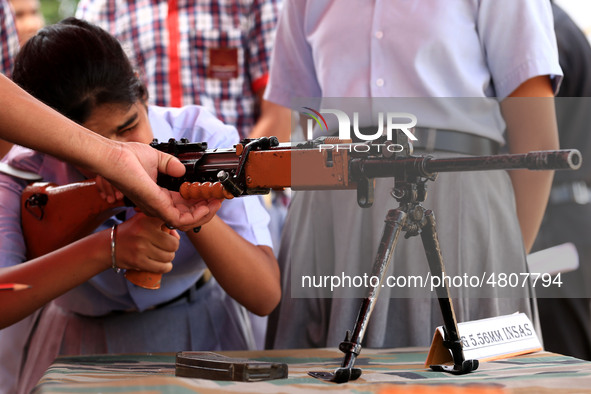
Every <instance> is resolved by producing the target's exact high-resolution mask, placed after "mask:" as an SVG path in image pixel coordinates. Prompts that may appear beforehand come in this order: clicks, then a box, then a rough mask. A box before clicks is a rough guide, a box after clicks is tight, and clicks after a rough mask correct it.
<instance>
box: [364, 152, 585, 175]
mask: <svg viewBox="0 0 591 394" xmlns="http://www.w3.org/2000/svg"><path fill="white" fill-rule="evenodd" d="M581 163H582V157H581V152H579V151H578V150H577V149H562V150H553V151H535V152H529V153H522V154H503V155H491V156H460V157H447V158H434V157H431V156H409V157H402V158H395V159H391V160H388V161H384V160H383V159H373V158H370V159H361V160H359V163H358V166H359V169H358V171H360V172H361V173H363V174H364V175H365V176H366V177H368V178H385V177H391V176H394V177H406V176H409V175H416V176H421V177H429V176H432V175H433V174H435V173H438V172H455V171H487V170H514V169H529V170H560V169H571V170H576V169H578V168H580V167H581Z"/></svg>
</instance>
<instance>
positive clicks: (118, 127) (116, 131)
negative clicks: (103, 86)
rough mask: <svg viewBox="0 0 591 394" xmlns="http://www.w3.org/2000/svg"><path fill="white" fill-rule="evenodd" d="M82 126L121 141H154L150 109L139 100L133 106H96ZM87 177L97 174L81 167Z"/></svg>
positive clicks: (146, 142)
mask: <svg viewBox="0 0 591 394" xmlns="http://www.w3.org/2000/svg"><path fill="white" fill-rule="evenodd" d="M82 126H84V127H86V128H87V129H89V130H92V131H94V132H95V133H97V134H100V135H102V136H103V137H106V138H109V139H111V140H115V141H120V142H143V143H145V144H149V143H150V142H152V139H153V134H152V127H151V126H150V121H149V120H148V109H147V108H146V106H145V105H144V104H143V103H142V102H140V101H138V102H137V103H135V104H133V105H132V106H131V107H128V106H127V105H120V104H104V105H101V106H98V107H96V108H95V109H94V110H93V111H92V113H91V115H90V117H89V118H88V119H87V120H86V122H84V123H82ZM79 171H80V172H82V174H84V176H86V177H87V178H93V177H95V176H96V174H93V173H90V172H88V171H86V170H84V169H81V168H79Z"/></svg>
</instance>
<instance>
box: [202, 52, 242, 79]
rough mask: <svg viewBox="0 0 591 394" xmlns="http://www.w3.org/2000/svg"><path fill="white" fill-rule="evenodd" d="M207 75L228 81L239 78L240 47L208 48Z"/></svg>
mask: <svg viewBox="0 0 591 394" xmlns="http://www.w3.org/2000/svg"><path fill="white" fill-rule="evenodd" d="M207 52H208V55H209V64H208V65H207V77H208V78H213V79H220V80H222V81H227V80H230V79H233V78H238V48H208V50H207Z"/></svg>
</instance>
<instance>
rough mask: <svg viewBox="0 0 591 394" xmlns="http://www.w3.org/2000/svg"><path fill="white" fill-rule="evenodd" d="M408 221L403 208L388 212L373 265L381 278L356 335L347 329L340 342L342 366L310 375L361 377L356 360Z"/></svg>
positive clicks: (364, 308) (367, 300)
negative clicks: (386, 274)
mask: <svg viewBox="0 0 591 394" xmlns="http://www.w3.org/2000/svg"><path fill="white" fill-rule="evenodd" d="M405 221H406V213H404V212H403V211H402V210H401V209H392V210H390V211H388V214H387V215H386V219H385V222H386V224H385V225H384V232H383V233H382V239H381V241H380V245H379V248H378V253H377V255H376V259H375V261H374V265H373V268H372V276H375V277H378V278H379V279H380V280H379V282H378V283H377V285H376V286H375V287H373V288H372V289H371V290H370V292H369V295H368V297H367V298H365V299H363V302H362V304H361V308H360V309H359V314H358V315H357V320H356V322H355V326H354V328H353V334H351V332H350V331H347V333H346V334H345V340H344V341H343V342H341V344H340V345H339V350H341V351H342V352H343V353H345V356H344V358H343V362H342V363H341V367H340V368H337V369H336V370H335V371H334V372H308V374H309V375H310V376H313V377H315V378H318V379H322V380H328V381H331V382H336V383H345V382H348V381H350V380H356V379H357V378H359V377H360V376H361V369H360V368H354V365H355V360H356V359H357V356H358V355H359V353H360V352H361V342H362V341H363V337H364V335H365V330H366V329H367V324H368V323H369V318H370V316H371V313H372V311H373V308H374V307H375V303H376V301H377V299H378V295H379V292H380V289H381V287H382V281H383V279H384V275H385V273H386V269H387V268H388V265H389V264H390V261H391V260H392V255H393V254H394V248H395V247H396V243H397V242H398V236H399V235H400V231H401V230H402V228H403V226H404V223H405Z"/></svg>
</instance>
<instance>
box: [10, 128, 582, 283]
mask: <svg viewBox="0 0 591 394" xmlns="http://www.w3.org/2000/svg"><path fill="white" fill-rule="evenodd" d="M273 138H274V137H271V138H267V137H263V138H259V139H256V140H244V141H242V142H241V143H240V144H238V145H236V147H235V148H230V149H212V150H208V149H207V144H206V143H189V142H188V141H185V140H181V141H175V140H170V141H168V142H167V143H160V144H159V143H158V142H157V141H154V143H152V146H153V147H154V148H156V149H159V150H161V151H164V152H167V153H170V154H172V155H174V156H176V157H177V158H178V159H179V160H180V161H181V162H182V163H183V164H184V165H185V169H186V173H185V175H184V176H183V177H181V178H172V177H170V176H165V175H160V176H159V177H158V184H159V185H160V186H162V187H165V188H167V189H169V190H173V191H179V192H180V193H181V195H182V196H183V197H184V198H194V199H203V198H233V197H240V196H245V195H251V194H266V193H268V192H269V191H270V190H271V189H283V188H287V187H291V188H293V189H294V190H343V189H357V200H358V203H359V205H360V206H362V207H368V206H371V205H372V203H373V184H374V183H373V182H374V179H375V178H383V177H389V178H395V181H396V184H397V185H398V184H404V183H405V182H407V181H408V180H415V179H418V178H426V179H434V175H435V174H436V173H437V172H452V171H483V170H495V169H518V168H529V169H539V170H544V169H548V170H550V169H577V168H579V167H580V165H581V162H582V159H581V154H580V152H579V151H577V150H575V149H571V150H557V151H543V152H530V153H527V154H517V155H515V154H514V155H509V154H508V155H493V156H462V157H456V158H453V157H452V158H443V159H436V158H432V157H430V156H412V155H411V154H410V153H411V152H412V149H411V148H410V146H409V145H408V142H403V143H401V144H393V143H390V144H388V142H386V143H384V144H371V143H370V144H362V143H350V142H347V141H340V140H338V139H336V138H324V139H320V140H315V141H308V142H306V143H303V144H298V145H294V146H291V145H287V146H285V145H280V144H279V143H278V142H277V141H276V139H273ZM393 146H396V147H395V149H390V148H391V147H393ZM123 205H124V204H123V202H122V201H119V202H117V203H114V204H109V203H107V202H106V201H105V200H103V199H102V198H101V197H100V195H99V193H98V189H97V187H96V184H95V182H94V181H85V182H78V183H73V184H70V185H65V186H55V185H52V184H47V183H41V184H40V183H35V184H32V185H31V186H28V187H27V188H26V189H25V192H24V193H23V196H22V227H23V234H24V237H25V240H26V243H27V248H28V257H29V258H34V257H38V256H41V255H43V254H45V253H49V252H51V251H53V250H56V249H58V248H60V247H63V246H65V245H67V244H69V243H71V242H74V241H76V240H78V239H80V238H82V237H85V236H86V235H88V234H90V233H91V232H92V231H93V230H94V229H96V228H97V227H98V226H99V225H100V224H101V223H103V222H104V221H105V220H106V219H108V218H109V217H111V216H112V215H113V214H114V212H115V211H116V210H117V209H118V208H121V207H122V206H123ZM163 231H165V229H164V228H163ZM126 277H127V278H128V279H130V280H131V281H132V282H133V283H135V284H137V285H139V286H142V287H147V288H158V287H159V283H160V278H159V277H160V275H156V274H152V273H147V272H140V271H128V272H127V273H126Z"/></svg>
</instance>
